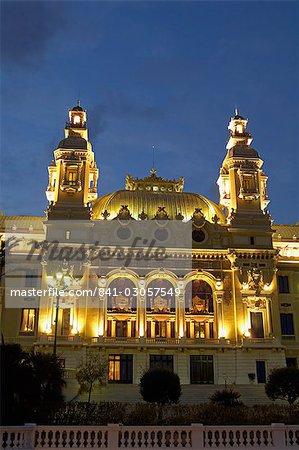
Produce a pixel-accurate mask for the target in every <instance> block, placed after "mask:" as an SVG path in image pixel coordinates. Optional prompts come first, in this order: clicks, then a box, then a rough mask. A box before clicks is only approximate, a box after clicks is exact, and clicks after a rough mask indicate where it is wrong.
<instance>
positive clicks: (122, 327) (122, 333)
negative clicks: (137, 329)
mask: <svg viewBox="0 0 299 450" xmlns="http://www.w3.org/2000/svg"><path fill="white" fill-rule="evenodd" d="M127 329H128V324H127V321H126V320H117V321H116V326H115V333H116V337H127Z"/></svg>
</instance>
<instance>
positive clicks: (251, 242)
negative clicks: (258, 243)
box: [250, 236, 254, 245]
mask: <svg viewBox="0 0 299 450" xmlns="http://www.w3.org/2000/svg"><path fill="white" fill-rule="evenodd" d="M250 245H254V237H253V236H250Z"/></svg>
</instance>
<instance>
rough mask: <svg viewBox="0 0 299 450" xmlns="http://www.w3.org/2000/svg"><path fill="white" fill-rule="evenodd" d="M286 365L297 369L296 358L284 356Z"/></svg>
mask: <svg viewBox="0 0 299 450" xmlns="http://www.w3.org/2000/svg"><path fill="white" fill-rule="evenodd" d="M286 366H287V367H294V368H295V369H297V358H286Z"/></svg>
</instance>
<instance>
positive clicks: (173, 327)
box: [170, 322, 175, 338]
mask: <svg viewBox="0 0 299 450" xmlns="http://www.w3.org/2000/svg"><path fill="white" fill-rule="evenodd" d="M170 337H171V338H175V323H174V322H170Z"/></svg>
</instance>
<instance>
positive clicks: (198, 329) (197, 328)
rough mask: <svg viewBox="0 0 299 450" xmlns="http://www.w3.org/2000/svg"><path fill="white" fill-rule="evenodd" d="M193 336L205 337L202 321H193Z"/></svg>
mask: <svg viewBox="0 0 299 450" xmlns="http://www.w3.org/2000/svg"><path fill="white" fill-rule="evenodd" d="M194 337H195V338H205V324H204V322H195V324H194Z"/></svg>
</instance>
